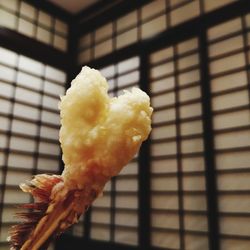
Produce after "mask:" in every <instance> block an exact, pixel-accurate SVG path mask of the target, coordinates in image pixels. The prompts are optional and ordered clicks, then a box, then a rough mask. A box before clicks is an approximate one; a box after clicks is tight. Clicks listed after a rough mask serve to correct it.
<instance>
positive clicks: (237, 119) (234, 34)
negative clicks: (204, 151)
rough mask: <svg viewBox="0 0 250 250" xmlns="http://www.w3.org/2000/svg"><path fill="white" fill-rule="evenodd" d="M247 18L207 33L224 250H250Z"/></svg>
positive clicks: (221, 242)
mask: <svg viewBox="0 0 250 250" xmlns="http://www.w3.org/2000/svg"><path fill="white" fill-rule="evenodd" d="M249 27H250V15H247V16H243V17H238V18H236V19H233V20H229V21H227V22H225V23H222V24H220V25H217V26H215V27H212V28H210V29H209V30H208V33H207V35H208V44H209V47H208V49H209V63H210V65H209V66H210V77H211V89H212V110H213V127H214V143H215V149H216V156H215V157H216V171H217V185H218V195H219V197H218V198H219V199H218V200H219V215H220V216H219V225H220V237H221V240H220V245H221V249H222V250H233V249H249V246H250V216H249V215H250V196H249V194H250V181H249V180H250V111H249V109H250V95H249V94H250V93H249V80H250V78H249V77H250V75H249V59H250V57H249V55H250V54H249V44H250V40H249V38H250V36H249Z"/></svg>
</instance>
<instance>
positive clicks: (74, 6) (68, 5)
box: [48, 0, 100, 14]
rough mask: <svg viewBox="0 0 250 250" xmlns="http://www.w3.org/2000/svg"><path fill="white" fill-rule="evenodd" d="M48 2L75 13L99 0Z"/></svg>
mask: <svg viewBox="0 0 250 250" xmlns="http://www.w3.org/2000/svg"><path fill="white" fill-rule="evenodd" d="M48 1H49V2H51V3H53V4H55V5H57V6H59V7H61V8H62V9H64V10H66V11H68V12H70V13H72V14H76V13H78V12H79V11H81V10H83V9H86V8H88V7H90V6H91V5H92V4H94V3H96V2H99V1H100V0H48Z"/></svg>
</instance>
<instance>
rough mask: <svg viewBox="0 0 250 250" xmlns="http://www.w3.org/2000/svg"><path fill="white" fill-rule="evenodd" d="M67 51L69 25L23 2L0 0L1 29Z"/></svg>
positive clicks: (19, 0) (21, 0)
mask: <svg viewBox="0 0 250 250" xmlns="http://www.w3.org/2000/svg"><path fill="white" fill-rule="evenodd" d="M1 26H2V27H5V28H8V29H12V30H15V31H17V32H19V33H21V34H23V35H25V36H28V37H31V38H34V39H36V40H38V41H40V42H42V43H46V44H48V45H50V46H53V47H55V48H56V49H59V50H62V51H64V52H66V51H67V36H68V25H67V24H66V23H65V22H63V21H62V20H60V19H58V18H56V17H54V16H52V15H50V14H49V13H46V12H44V11H42V10H40V9H37V8H35V7H33V6H32V5H30V4H28V3H26V2H25V1H23V0H10V1H6V0H0V27H1Z"/></svg>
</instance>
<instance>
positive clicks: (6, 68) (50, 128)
mask: <svg viewBox="0 0 250 250" xmlns="http://www.w3.org/2000/svg"><path fill="white" fill-rule="evenodd" d="M0 72H1V74H0V185H1V200H0V202H1V206H0V216H1V217H0V218H1V233H0V248H1V249H9V247H8V246H7V244H6V237H7V231H8V229H9V228H10V226H11V225H12V224H15V223H16V222H17V219H16V218H15V217H14V216H13V215H14V212H15V211H16V210H15V205H18V204H20V203H25V202H30V201H31V198H30V196H29V195H27V194H25V193H23V192H21V190H20V189H19V187H18V185H19V184H20V182H25V181H26V180H29V179H31V177H32V175H34V174H37V173H56V172H58V170H59V164H60V159H59V158H60V146H59V142H58V132H59V126H60V119H59V110H58V101H59V95H62V94H63V93H64V89H65V87H64V84H65V80H66V75H65V73H64V72H62V71H61V70H59V69H56V68H53V67H51V66H49V65H45V64H43V63H40V62H39V61H35V60H33V59H31V58H28V57H25V56H23V55H20V54H16V53H14V52H12V51H9V50H7V49H4V48H0Z"/></svg>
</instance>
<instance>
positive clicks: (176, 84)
mask: <svg viewBox="0 0 250 250" xmlns="http://www.w3.org/2000/svg"><path fill="white" fill-rule="evenodd" d="M150 65H151V68H150V91H151V96H152V97H151V100H152V105H153V107H154V114H153V130H152V133H151V226H152V227H151V232H152V234H151V242H152V245H153V246H155V247H161V248H166V249H182V250H184V249H202V250H205V249H208V236H207V232H208V225H207V204H206V188H205V173H204V156H203V150H204V148H203V128H202V111H201V110H202V107H201V89H200V86H201V82H200V70H199V48H198V39H197V38H193V39H190V40H187V41H184V42H181V43H178V44H176V45H174V46H170V47H167V48H164V49H161V50H159V51H156V52H154V53H152V54H151V55H150Z"/></svg>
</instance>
